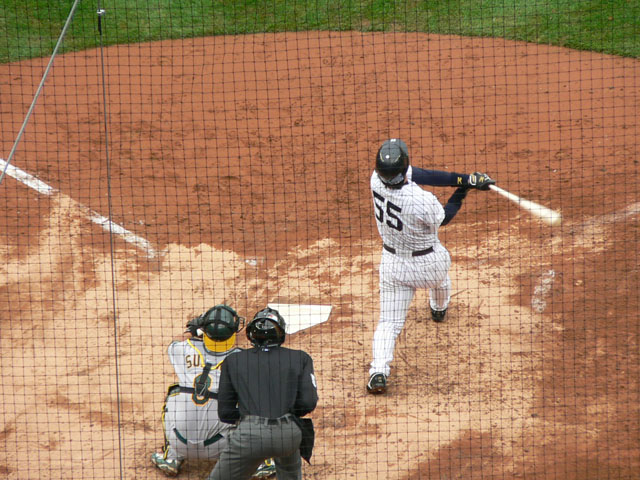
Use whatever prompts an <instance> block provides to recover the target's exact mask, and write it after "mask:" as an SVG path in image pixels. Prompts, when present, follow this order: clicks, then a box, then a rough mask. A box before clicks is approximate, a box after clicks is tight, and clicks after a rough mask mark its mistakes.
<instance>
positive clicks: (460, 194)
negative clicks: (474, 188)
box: [440, 187, 469, 226]
mask: <svg viewBox="0 0 640 480" xmlns="http://www.w3.org/2000/svg"><path fill="white" fill-rule="evenodd" d="M467 192H469V189H468V188H467V187H460V188H456V191H455V192H453V195H451V198H449V201H448V202H447V204H446V205H445V206H444V220H442V223H441V224H440V225H441V226H443V225H446V224H447V223H449V222H450V221H451V220H452V219H453V217H455V216H456V213H458V211H459V210H460V207H462V201H463V200H464V198H465V197H466V196H467Z"/></svg>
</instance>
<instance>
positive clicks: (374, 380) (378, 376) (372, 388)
mask: <svg viewBox="0 0 640 480" xmlns="http://www.w3.org/2000/svg"><path fill="white" fill-rule="evenodd" d="M386 391H387V376H386V375H385V374H384V373H374V374H373V375H371V376H370V377H369V383H367V392H369V393H373V394H376V393H384V392H386Z"/></svg>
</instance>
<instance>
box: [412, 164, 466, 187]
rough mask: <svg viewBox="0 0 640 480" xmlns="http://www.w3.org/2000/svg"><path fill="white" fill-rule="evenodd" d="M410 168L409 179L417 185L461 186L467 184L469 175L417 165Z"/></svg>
mask: <svg viewBox="0 0 640 480" xmlns="http://www.w3.org/2000/svg"><path fill="white" fill-rule="evenodd" d="M411 168H412V170H413V171H412V174H411V179H412V180H413V181H414V182H415V183H417V184H418V185H429V186H431V187H462V186H465V185H468V184H469V175H467V174H466V173H456V172H443V171H442V170H426V169H424V168H418V167H411Z"/></svg>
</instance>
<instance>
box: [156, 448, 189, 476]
mask: <svg viewBox="0 0 640 480" xmlns="http://www.w3.org/2000/svg"><path fill="white" fill-rule="evenodd" d="M151 463H153V464H154V465H155V466H156V467H158V468H159V469H160V470H161V471H162V473H164V474H165V475H166V476H167V477H175V476H176V475H178V473H180V465H182V460H176V459H174V460H167V459H165V458H164V454H162V453H158V452H154V453H152V454H151Z"/></svg>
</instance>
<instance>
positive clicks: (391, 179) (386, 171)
mask: <svg viewBox="0 0 640 480" xmlns="http://www.w3.org/2000/svg"><path fill="white" fill-rule="evenodd" d="M408 169H409V149H408V148H407V144H406V143H404V142H403V141H402V140H400V139H399V138H391V139H389V140H386V141H385V142H384V143H383V144H382V146H381V147H380V149H379V150H378V154H377V155H376V173H377V174H378V177H380V180H381V181H382V183H384V184H385V185H386V186H387V187H391V188H399V187H401V186H402V185H403V184H404V180H405V178H406V175H407V170H408Z"/></svg>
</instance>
